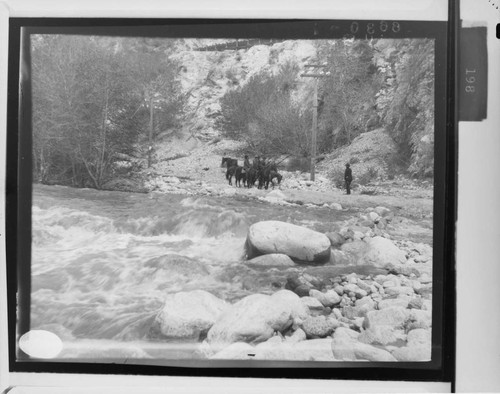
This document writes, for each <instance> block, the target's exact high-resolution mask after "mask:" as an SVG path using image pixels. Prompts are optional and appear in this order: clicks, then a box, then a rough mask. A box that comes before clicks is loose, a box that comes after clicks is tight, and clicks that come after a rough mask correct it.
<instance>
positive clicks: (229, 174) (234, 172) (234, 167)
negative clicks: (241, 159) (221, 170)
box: [220, 157, 243, 185]
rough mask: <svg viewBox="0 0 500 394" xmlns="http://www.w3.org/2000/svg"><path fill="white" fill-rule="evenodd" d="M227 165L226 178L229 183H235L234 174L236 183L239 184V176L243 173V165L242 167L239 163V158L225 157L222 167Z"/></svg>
mask: <svg viewBox="0 0 500 394" xmlns="http://www.w3.org/2000/svg"><path fill="white" fill-rule="evenodd" d="M224 165H225V166H226V168H227V170H226V179H227V180H228V181H229V184H230V185H232V184H233V181H232V179H233V176H234V177H235V180H236V184H237V185H238V183H239V182H238V181H239V179H238V178H239V176H240V175H241V170H242V169H243V167H240V166H239V165H238V160H237V159H232V158H230V157H223V158H222V162H221V164H220V166H221V167H224Z"/></svg>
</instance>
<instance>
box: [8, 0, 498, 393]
mask: <svg viewBox="0 0 500 394" xmlns="http://www.w3.org/2000/svg"><path fill="white" fill-rule="evenodd" d="M462 1H466V0H462ZM468 1H469V2H473V3H476V2H477V0H468ZM447 3H448V2H447V1H446V0H424V1H414V0H377V1H374V0H350V1H348V2H346V1H345V0H324V1H322V0H313V1H308V2H307V3H304V2H301V1H298V0H295V1H281V0H279V1H278V0H273V1H270V0H257V1H252V2H243V1H239V2H238V1H231V0H211V1H210V2H208V1H206V0H205V1H203V0H190V1H184V2H183V3H182V4H180V3H174V2H163V1H149V2H147V3H145V2H142V3H141V2H137V1H131V0H122V1H116V0H113V1H107V2H105V3H104V2H103V1H97V0H93V1H86V2H77V1H61V0H52V1H36V0H10V1H9V0H7V1H0V29H1V36H0V54H1V55H0V86H2V87H4V86H5V89H2V90H1V91H0V108H1V110H0V132H1V133H2V138H0V203H3V206H4V205H5V191H4V189H3V188H4V185H5V136H6V132H7V130H6V103H7V89H6V86H7V62H8V57H7V52H8V18H9V17H94V18H95V17H118V18H126V17H134V18H183V17H184V18H186V17H189V18H202V17H203V18H263V19H266V18H301V19H302V18H304V19H344V18H346V19H402V20H404V19H411V20H446V19H447V16H448V14H447V12H448V9H447V8H448V4H447ZM485 3H486V6H488V4H487V2H486V1H485ZM479 8H481V7H479ZM477 11H479V10H477ZM481 11H483V12H484V10H482V9H481ZM491 14H493V12H491ZM486 15H487V14H486ZM490 19H492V18H490ZM497 22H498V21H497ZM493 27H494V26H493ZM497 47H498V45H497ZM497 55H498V52H497ZM490 59H491V58H490ZM495 60H496V61H498V56H497V59H495ZM496 65H497V68H496V69H497V70H498V69H499V68H498V62H497V63H496ZM493 67H494V66H490V70H491V69H493ZM497 78H498V76H497ZM490 86H491V85H490ZM493 86H494V87H496V86H499V83H498V79H497V83H496V84H494V85H493ZM499 91H500V89H493V88H491V89H490V94H494V93H496V92H499ZM491 103H492V101H490V115H491V114H492V111H491V109H492V108H493V105H492V104H491ZM496 104H497V108H498V104H499V103H498V100H497V101H496ZM495 116H496V118H494V119H491V122H487V123H488V124H486V123H485V122H483V123H485V124H486V126H485V125H484V124H481V128H482V129H483V128H485V129H486V130H487V133H480V132H479V131H478V128H477V127H476V126H475V125H474V124H472V125H471V128H474V129H475V130H474V132H473V133H472V132H469V134H470V138H469V139H471V138H477V134H478V133H480V134H481V141H483V142H484V140H483V139H482V138H483V137H484V134H486V136H487V137H489V138H490V139H489V140H488V142H491V144H488V143H486V145H485V146H489V147H491V148H490V149H494V147H497V146H500V144H498V143H497V142H498V137H499V134H498V133H497V135H496V136H495V135H494V133H493V130H494V129H495V128H494V127H492V125H493V126H494V125H498V124H499V121H498V114H495ZM467 126H468V125H467ZM467 126H466V127H464V128H463V130H462V129H461V131H462V132H467V131H468V130H469V127H467ZM488 126H489V127H488ZM497 130H498V127H497ZM462 132H461V135H460V137H461V138H462V134H464V133H462ZM466 137H468V135H466ZM461 142H462V143H461V147H463V148H464V147H467V148H469V147H470V146H469V145H468V144H467V142H469V141H468V140H465V141H464V140H462V139H461ZM476 145H477V143H476ZM481 145H482V146H483V144H481ZM463 148H462V149H461V150H460V157H462V155H464V156H465V155H467V152H468V155H467V156H465V157H468V156H473V155H474V154H475V155H476V156H475V157H476V159H477V156H478V155H479V154H481V152H477V151H475V152H474V151H472V150H470V149H467V151H466V153H463ZM483 148H484V146H483ZM473 157H474V156H473ZM499 160H500V157H498V156H497V157H496V158H495V160H494V161H493V163H490V166H491V168H490V170H491V171H490V172H489V173H493V175H495V174H496V175H497V176H496V177H494V178H493V179H498V168H500V165H497V164H498V161H499ZM464 165H465V166H466V167H465V168H466V171H469V168H468V165H469V160H467V163H466V164H463V163H462V162H461V167H460V168H461V169H462V170H463V169H464ZM477 165H478V166H479V165H480V164H479V163H477ZM476 169H477V168H476ZM483 170H484V169H483ZM472 173H473V170H472V171H471V173H469V172H467V173H466V174H465V175H464V176H462V177H461V178H460V179H459V184H460V185H461V186H462V188H461V190H462V189H463V188H465V189H466V192H465V197H464V199H463V200H459V204H460V201H462V205H460V206H463V204H467V203H468V202H469V201H475V202H474V205H476V204H480V203H478V202H477V200H474V198H473V197H472V196H474V197H476V196H475V193H474V192H475V190H477V189H475V188H474V187H475V185H476V184H475V182H474V181H473V180H472V179H471V178H470V177H471V176H472ZM463 182H465V183H463ZM471 185H472V186H471ZM482 187H483V189H484V187H485V185H484V184H483V185H482ZM471 194H472V196H471ZM497 195H498V192H496V194H494V193H492V194H491V195H490V198H488V201H490V199H493V197H494V196H497ZM460 196H461V195H460ZM459 198H460V197H459ZM494 201H495V202H498V201H499V199H496V200H494ZM495 209H496V210H494V212H496V213H498V207H496V208H495ZM461 212H463V209H460V210H459V217H460V213H461ZM471 214H473V213H471ZM488 214H489V215H492V212H491V210H490V211H489V212H488ZM490 217H491V216H490ZM493 217H500V215H496V216H493ZM0 221H1V222H0V231H2V234H5V232H4V231H3V230H4V228H5V217H4V211H3V210H1V211H0ZM470 221H472V222H473V223H476V222H477V218H476V219H474V218H471V217H470V216H468V215H464V217H463V220H462V219H460V220H459V224H464V223H465V225H467V224H469V223H470ZM462 230H463V228H462ZM494 230H495V231H493V234H489V235H488V238H490V237H493V236H495V235H496V236H497V238H496V241H494V242H493V245H494V246H496V245H497V244H498V239H500V237H498V226H497V227H496V228H495V229H494ZM466 234H470V233H468V232H466ZM463 235H464V234H463V231H462V232H461V228H460V227H459V229H458V241H459V245H460V240H461V236H463ZM4 239H5V237H2V238H1V239H0V254H1V255H2V257H1V259H0V292H1V294H0V325H1V326H0V349H7V319H6V317H7V311H6V309H7V306H6V276H5V265H6V263H5V244H4ZM477 242H479V240H477ZM462 249H463V248H462ZM462 249H461V248H460V247H459V252H460V251H463V250H462ZM463 252H464V254H465V255H467V256H470V254H471V253H472V254H474V253H476V252H477V251H475V250H474V248H470V249H467V251H463ZM476 256H477V254H476ZM490 259H491V257H490ZM475 260H477V258H476V259H475ZM463 264H465V263H463V259H460V256H459V260H458V266H459V268H460V266H461V265H463ZM492 272H493V271H492ZM495 272H498V268H497V271H495ZM488 273H490V271H488ZM475 276H477V274H476V275H475ZM461 277H463V276H460V275H459V285H460V278H461ZM489 277H490V278H494V277H495V275H490V276H489ZM496 277H498V275H496ZM482 279H483V280H484V279H487V278H485V276H484V274H483V275H482ZM491 280H492V279H490V281H491ZM493 291H496V292H497V293H495V294H497V295H498V291H500V288H497V289H495V290H492V292H493ZM476 293H477V292H476ZM499 298H500V297H498V296H497V297H496V298H493V299H496V300H498V299H499ZM460 299H461V297H460V293H459V301H460ZM477 312H478V313H479V311H477ZM496 322H497V323H498V319H497V320H496ZM459 323H460V312H459ZM498 326H499V325H498V324H496V325H495V324H493V327H494V328H495V327H496V328H497V329H498ZM459 328H460V327H459ZM459 334H460V329H459ZM497 337H498V336H497ZM497 361H498V360H497ZM459 364H460V363H459ZM492 366H494V364H492ZM461 368H463V369H464V370H466V369H467V368H466V365H465V366H464V365H463V364H462V365H461ZM498 370H499V369H497V371H498ZM459 372H460V371H459ZM497 379H498V378H497ZM117 384H118V386H115V385H117ZM82 385H84V386H85V389H83V391H82V389H81V388H82ZM9 386H20V387H19V388H18V389H16V390H15V391H11V392H17V393H21V392H23V393H24V392H26V393H27V392H28V391H26V390H24V389H23V388H22V387H31V389H30V390H31V391H29V392H40V393H42V392H49V391H44V389H43V387H47V386H53V387H52V388H51V390H52V391H50V392H51V393H56V392H69V390H67V391H63V390H64V389H70V388H71V392H74V393H79V392H85V393H89V392H102V391H99V390H100V389H99V388H103V387H106V392H114V391H111V389H112V388H113V387H115V388H117V389H120V386H121V390H120V391H116V392H123V393H128V392H132V390H133V387H141V388H142V389H144V388H148V389H151V391H147V392H151V393H156V392H177V393H179V392H180V393H182V392H186V393H188V392H200V391H206V389H207V388H209V387H210V389H209V390H210V391H209V392H211V391H212V390H213V391H217V392H218V393H224V392H234V391H235V390H236V389H237V390H238V392H240V393H244V392H256V390H258V391H259V392H265V391H269V392H271V391H272V392H276V390H277V389H279V390H280V391H283V392H284V391H285V390H286V392H287V393H294V392H299V391H300V392H301V393H307V392H321V391H323V390H325V391H326V390H328V392H338V391H341V392H359V391H363V392H449V391H450V385H449V384H447V383H426V382H387V381H383V382H370V381H315V380H314V381H313V380H305V381H297V380H284V379H272V380H269V379H233V378H227V379H220V378H182V377H156V376H155V377H149V376H119V377H116V376H109V375H107V376H96V375H56V374H33V373H9V372H8V359H7V352H6V351H0V392H1V391H3V390H4V389H5V388H7V387H9ZM124 386H126V388H124ZM54 387H61V391H54ZM78 387H80V389H79V388H78ZM160 387H162V388H160ZM91 388H93V390H92V391H90V389H91ZM167 388H168V389H167ZM499 389H500V386H499ZM23 390H24V391H23ZM94 390H95V391H94ZM127 390H129V391H127ZM243 390H245V391H243ZM247 390H248V391H247ZM141 391H142V392H146V391H144V390H141ZM134 392H136V391H134Z"/></svg>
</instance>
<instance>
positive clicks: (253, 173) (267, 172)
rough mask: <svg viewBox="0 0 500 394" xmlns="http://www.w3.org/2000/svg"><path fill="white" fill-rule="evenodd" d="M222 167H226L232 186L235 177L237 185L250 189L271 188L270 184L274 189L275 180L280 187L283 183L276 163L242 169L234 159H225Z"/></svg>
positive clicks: (228, 179)
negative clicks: (254, 187)
mask: <svg viewBox="0 0 500 394" xmlns="http://www.w3.org/2000/svg"><path fill="white" fill-rule="evenodd" d="M221 167H226V168H227V170H226V179H227V181H228V182H229V184H230V185H232V184H233V181H232V179H233V177H234V179H235V185H236V186H237V187H241V185H242V182H243V186H244V187H247V188H250V187H253V186H255V183H256V182H258V183H257V187H258V188H259V189H262V188H265V189H266V190H267V189H268V188H269V184H271V185H272V187H273V188H274V186H275V184H274V180H275V179H276V181H277V183H278V185H279V184H280V183H281V180H282V179H283V176H282V175H281V174H280V173H278V170H277V167H276V164H275V163H268V164H263V165H258V166H255V165H252V166H250V167H242V166H240V165H238V160H237V159H232V158H230V157H223V158H222V163H221Z"/></svg>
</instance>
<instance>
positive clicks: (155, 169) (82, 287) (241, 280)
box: [18, 21, 446, 366]
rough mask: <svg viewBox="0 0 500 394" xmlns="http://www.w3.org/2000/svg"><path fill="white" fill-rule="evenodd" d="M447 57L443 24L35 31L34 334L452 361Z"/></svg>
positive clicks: (330, 359)
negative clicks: (443, 74)
mask: <svg viewBox="0 0 500 394" xmlns="http://www.w3.org/2000/svg"><path fill="white" fill-rule="evenodd" d="M403 24H404V22H393V21H377V22H374V23H372V24H368V25H367V26H366V23H365V24H363V26H361V24H358V22H353V23H352V24H351V25H350V27H349V28H350V30H351V31H352V32H353V33H356V32H357V30H358V29H360V28H361V27H363V28H365V29H368V32H369V33H370V30H376V31H377V32H379V33H380V32H386V31H388V32H391V34H392V36H394V35H395V34H397V33H398V32H399V31H400V30H402V29H403V28H404V26H403ZM392 36H391V37H392ZM436 56H437V55H436V40H435V39H434V38H432V37H429V38H426V37H415V38H414V37H396V38H387V35H386V36H385V37H384V35H383V34H378V35H377V34H375V35H374V36H371V37H369V36H366V37H365V38H359V37H358V36H356V35H353V36H349V35H345V36H339V37H334V38H316V39H312V38H303V39H300V38H288V37H284V38H280V37H279V36H278V37H276V36H272V37H270V38H262V37H261V38H254V37H250V38H245V37H241V36H236V37H234V36H233V35H231V34H228V36H227V38H221V37H217V38H209V37H208V38H205V37H190V36H185V37H151V36H148V37H145V36H141V35H137V36H131V35H127V36H118V35H92V34H71V32H69V33H64V34H62V33H59V34H43V33H40V34H31V36H30V58H31V65H30V66H31V107H32V121H31V122H32V123H31V132H32V135H31V170H32V171H31V176H32V200H31V262H30V273H31V283H30V286H31V288H30V310H29V321H30V331H28V332H27V333H25V334H24V335H23V336H21V338H20V340H19V342H18V346H19V348H20V349H21V350H22V351H23V352H24V353H25V354H27V355H28V356H30V357H33V358H34V359H47V360H49V359H52V360H57V361H61V362H65V361H66V362H70V361H71V360H79V361H80V362H81V361H82V360H83V362H86V361H88V362H103V363H106V362H111V361H110V360H113V362H116V360H122V361H121V362H124V361H123V360H125V361H126V360H142V361H141V362H142V363H145V364H147V363H148V360H151V363H152V364H155V363H156V364H157V363H158V362H160V363H161V362H165V364H168V363H169V361H172V360H187V361H189V360H206V361H214V362H217V361H221V360H238V361H239V362H242V364H239V365H243V366H244V365H245V364H244V363H245V362H247V361H252V360H253V361H255V360H256V361H259V362H262V363H263V364H262V365H265V362H267V361H280V362H302V364H303V365H307V362H325V363H328V364H330V363H331V364H335V363H337V362H359V363H362V362H365V365H370V363H366V362H372V363H377V364H376V365H378V366H380V363H391V362H392V363H400V362H412V363H415V362H416V363H426V362H431V361H432V354H433V353H432V349H433V338H434V340H435V339H436V338H438V339H439V338H440V334H436V332H435V330H436V329H435V328H434V331H433V325H434V326H435V325H436V321H435V319H436V316H437V318H438V319H439V321H440V322H438V326H439V327H441V325H442V322H441V319H442V315H436V313H433V296H434V297H435V296H436V292H435V286H436V280H435V268H436V264H444V263H443V262H440V261H436V260H437V259H436V258H435V256H434V252H435V251H434V248H435V241H436V233H435V230H436V228H435V206H436V205H435V198H434V197H435V185H436V183H435V169H436V166H435V157H436V155H435V152H436V149H435V136H437V135H439V134H440V135H444V134H445V132H446V130H445V129H444V126H443V129H441V130H439V129H436V125H437V124H439V125H442V124H444V122H440V123H437V122H436V116H438V115H437V114H438V112H439V111H444V109H443V108H437V106H436V103H435V101H436V100H435V99H436V97H437V96H436V67H437V65H436ZM440 116H441V118H442V117H443V115H440ZM440 226H441V224H440ZM439 241H440V242H441V240H439ZM433 257H434V258H433ZM439 257H440V259H441V257H442V256H439ZM440 270H441V275H442V268H441V269H440ZM441 279H442V278H441ZM439 283H440V286H442V280H440V281H439ZM441 290H442V289H441ZM438 296H439V297H442V294H441V291H440V292H438ZM435 305H436V302H434V306H435ZM434 312H435V311H434ZM433 323H434V324H433ZM439 329H440V328H439ZM437 345H438V346H439V343H438V344H437ZM434 354H435V353H434Z"/></svg>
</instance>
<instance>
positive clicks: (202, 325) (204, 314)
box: [153, 290, 228, 340]
mask: <svg viewBox="0 0 500 394" xmlns="http://www.w3.org/2000/svg"><path fill="white" fill-rule="evenodd" d="M227 308H228V305H227V304H226V302H225V301H223V300H221V299H219V298H217V297H215V296H214V295H212V294H210V293H209V292H207V291H204V290H194V291H190V292H181V293H176V294H169V295H168V296H167V298H166V300H165V305H164V306H163V309H162V310H161V312H160V313H159V314H158V315H157V316H156V319H155V322H154V323H153V329H154V330H155V331H158V332H159V333H160V334H161V335H162V336H164V337H166V338H170V339H191V340H198V339H199V338H200V337H203V336H205V335H206V333H207V332H208V330H209V329H210V327H212V325H213V324H214V323H215V321H216V319H217V318H218V317H219V316H220V315H221V313H222V312H224V311H225V310H226V309H227Z"/></svg>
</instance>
